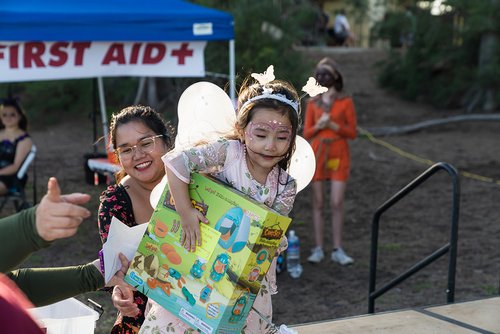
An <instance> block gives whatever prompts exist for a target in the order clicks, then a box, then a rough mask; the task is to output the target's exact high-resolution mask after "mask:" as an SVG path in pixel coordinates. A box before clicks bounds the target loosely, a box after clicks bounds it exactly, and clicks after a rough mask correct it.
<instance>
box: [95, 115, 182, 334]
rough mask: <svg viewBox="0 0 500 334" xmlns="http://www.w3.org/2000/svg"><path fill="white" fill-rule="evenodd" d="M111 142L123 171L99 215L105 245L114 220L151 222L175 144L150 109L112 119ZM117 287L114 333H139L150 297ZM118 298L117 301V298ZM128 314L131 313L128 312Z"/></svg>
mask: <svg viewBox="0 0 500 334" xmlns="http://www.w3.org/2000/svg"><path fill="white" fill-rule="evenodd" d="M109 133H110V142H111V144H112V145H113V147H114V149H115V153H116V155H117V160H118V162H119V163H120V166H121V170H120V171H119V172H118V173H117V174H116V175H115V177H116V184H115V185H112V186H109V187H108V188H107V189H106V190H105V191H104V192H103V193H102V195H101V197H100V202H101V204H100V207H99V214H98V224H99V233H100V236H101V240H102V242H103V243H104V242H106V240H107V237H108V231H109V226H110V224H111V218H112V217H116V218H118V219H119V220H120V221H122V222H123V223H124V224H126V225H128V226H135V225H138V224H143V223H147V222H148V221H149V218H151V215H152V214H153V208H152V207H151V204H150V203H149V197H150V194H151V190H153V188H154V187H155V186H156V185H157V184H158V183H159V182H160V181H161V179H162V178H163V176H164V175H165V168H164V166H163V162H162V160H161V157H162V156H163V155H164V154H165V153H167V152H168V151H169V150H170V149H171V146H172V144H173V129H172V127H171V126H170V125H169V124H168V123H167V122H166V121H165V120H164V119H163V118H162V117H161V116H160V114H159V113H157V112H156V111H155V110H153V109H152V108H150V107H144V106H131V107H127V108H125V109H122V110H121V111H120V112H119V113H117V114H115V115H113V116H112V120H111V125H110V131H109ZM129 293H130V292H129V291H124V290H120V289H119V287H115V291H114V293H113V300H114V304H115V306H116V307H117V308H118V309H119V310H120V311H122V312H124V313H126V314H131V313H133V314H135V316H134V317H128V316H123V315H122V314H121V313H120V312H119V314H118V318H117V320H116V322H115V325H114V326H113V329H112V331H111V332H112V333H137V332H138V331H139V328H140V325H141V324H142V322H143V321H144V308H145V307H146V302H147V297H146V296H145V295H143V294H141V293H139V292H134V296H133V297H132V296H130V295H128V294H129ZM115 297H117V298H115ZM126 298H134V301H135V303H136V304H137V308H135V305H134V311H133V312H130V310H124V309H120V303H119V301H118V304H117V300H119V299H126ZM127 311H128V312H127Z"/></svg>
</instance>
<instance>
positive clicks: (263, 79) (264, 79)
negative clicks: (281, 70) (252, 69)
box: [252, 65, 276, 86]
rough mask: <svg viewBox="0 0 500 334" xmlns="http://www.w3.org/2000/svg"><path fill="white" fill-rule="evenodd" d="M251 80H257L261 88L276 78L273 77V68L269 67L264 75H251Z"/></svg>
mask: <svg viewBox="0 0 500 334" xmlns="http://www.w3.org/2000/svg"><path fill="white" fill-rule="evenodd" d="M252 78H254V79H255V80H257V81H258V82H259V84H261V85H262V86H264V85H265V84H268V83H270V82H271V81H273V80H274V79H276V77H275V76H274V66H273V65H269V67H268V68H267V70H266V71H265V72H264V73H252Z"/></svg>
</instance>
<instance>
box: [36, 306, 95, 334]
mask: <svg viewBox="0 0 500 334" xmlns="http://www.w3.org/2000/svg"><path fill="white" fill-rule="evenodd" d="M30 312H31V314H32V315H33V316H34V317H35V318H36V319H37V320H38V321H39V323H40V325H41V326H42V328H46V329H47V334H93V333H94V330H95V322H96V321H97V319H99V313H98V312H97V311H95V310H94V309H92V308H91V307H89V306H87V305H85V304H83V303H82V302H80V301H79V300H77V299H75V298H68V299H65V300H63V301H60V302H57V303H54V304H50V305H47V306H42V307H37V308H34V309H31V310H30Z"/></svg>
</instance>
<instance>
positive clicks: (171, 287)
mask: <svg viewBox="0 0 500 334" xmlns="http://www.w3.org/2000/svg"><path fill="white" fill-rule="evenodd" d="M189 192H190V196H191V199H192V202H193V206H194V207H195V208H196V209H198V210H200V211H201V212H202V213H203V214H204V215H205V216H206V217H207V219H208V220H209V222H210V223H209V224H208V225H206V224H200V226H201V233H202V241H203V244H202V246H201V247H197V248H196V252H194V253H190V252H188V251H187V250H185V249H184V248H183V247H182V246H181V245H180V237H181V230H182V229H181V225H180V219H179V215H178V214H177V213H176V212H175V211H174V208H175V207H174V203H173V200H172V198H171V196H170V191H169V189H168V185H167V186H166V187H165V190H164V191H163V193H162V196H161V198H160V201H159V203H158V206H157V207H156V209H155V211H154V213H153V215H152V217H151V220H150V222H149V225H148V228H147V230H146V232H145V234H144V236H143V238H142V241H141V243H140V245H139V247H138V249H137V252H136V254H135V256H134V259H133V260H132V263H131V266H130V268H129V271H128V272H127V275H126V277H125V281H127V282H128V283H129V284H131V285H132V286H134V287H136V288H137V290H138V291H141V292H142V293H144V294H145V295H147V296H148V297H149V298H152V299H153V300H155V301H156V302H158V303H159V304H160V305H162V306H163V307H164V308H166V309H167V310H168V311H169V312H171V313H173V314H174V315H176V316H178V317H179V318H180V319H182V320H183V321H184V322H186V323H187V324H188V325H190V326H192V327H193V328H196V329H199V330H200V331H201V332H202V333H239V332H240V331H241V329H242V328H243V326H244V324H245V320H246V317H247V315H248V312H249V311H250V309H251V307H252V304H253V302H254V300H255V298H256V296H257V293H258V292H259V290H260V287H261V282H262V279H263V278H264V276H265V274H266V273H267V271H268V269H269V267H270V265H271V261H272V259H273V257H274V254H275V252H276V249H277V248H278V246H279V244H280V240H281V238H282V236H284V235H285V232H286V229H287V228H288V226H289V225H290V222H291V219H290V218H288V217H284V216H281V215H279V214H278V213H276V212H275V211H273V210H270V209H269V208H268V207H266V206H265V205H263V204H260V203H258V202H256V201H254V200H252V199H250V198H249V197H247V196H245V195H243V194H242V193H240V192H238V191H236V190H234V189H232V188H230V187H229V186H227V185H224V184H223V183H221V182H219V181H217V180H214V179H211V178H209V177H206V176H203V175H200V174H193V175H192V179H191V184H190V186H189Z"/></svg>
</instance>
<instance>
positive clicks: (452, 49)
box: [374, 0, 500, 107]
mask: <svg viewBox="0 0 500 334" xmlns="http://www.w3.org/2000/svg"><path fill="white" fill-rule="evenodd" d="M446 4H448V5H451V6H452V8H453V11H452V12H450V13H445V14H443V15H439V16H433V15H431V14H430V12H429V11H424V10H421V9H418V8H416V7H415V8H411V16H412V17H413V18H414V26H412V25H408V24H409V21H408V20H406V19H405V18H407V17H408V16H409V15H410V14H409V10H410V7H407V9H406V10H405V11H395V12H391V13H389V14H388V15H387V20H385V21H384V22H382V23H380V24H379V25H378V26H377V27H376V29H375V30H374V33H376V36H377V37H378V38H385V39H389V40H390V41H391V43H390V44H391V46H393V47H398V46H401V45H402V44H403V43H401V40H402V37H403V36H404V35H405V34H406V33H407V31H409V30H408V29H410V31H411V39H410V43H407V44H406V45H404V46H405V48H403V49H398V50H393V51H392V53H391V56H390V57H389V59H388V60H387V62H386V63H385V64H384V65H383V67H382V71H381V74H380V77H379V79H380V83H381V84H382V85H383V86H385V87H388V88H390V89H393V90H394V91H396V92H398V93H400V94H401V95H402V96H403V97H405V98H407V99H410V100H421V101H426V102H429V103H431V104H433V105H436V106H438V107H459V106H463V105H465V104H467V103H468V101H467V99H471V98H470V95H471V91H473V90H476V91H477V90H481V89H492V90H494V91H496V92H498V88H499V87H500V56H499V53H498V52H491V50H490V52H488V53H487V54H494V55H495V56H493V57H489V58H488V59H487V60H486V61H485V60H482V61H481V60H480V58H481V57H482V56H481V54H482V51H481V38H482V37H483V36H484V34H486V33H495V34H498V33H499V32H500V23H499V22H500V20H498V17H497V16H498V15H499V14H498V13H499V12H500V4H499V2H498V1H481V2H476V1H465V0H449V1H447V2H446ZM492 45H493V46H491V47H495V44H494V43H493V44H492ZM483 57H484V55H483ZM480 63H482V65H481V66H479V64H480ZM497 94H498V93H497ZM472 95H474V94H472ZM496 98H497V99H498V96H497V97H496Z"/></svg>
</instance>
